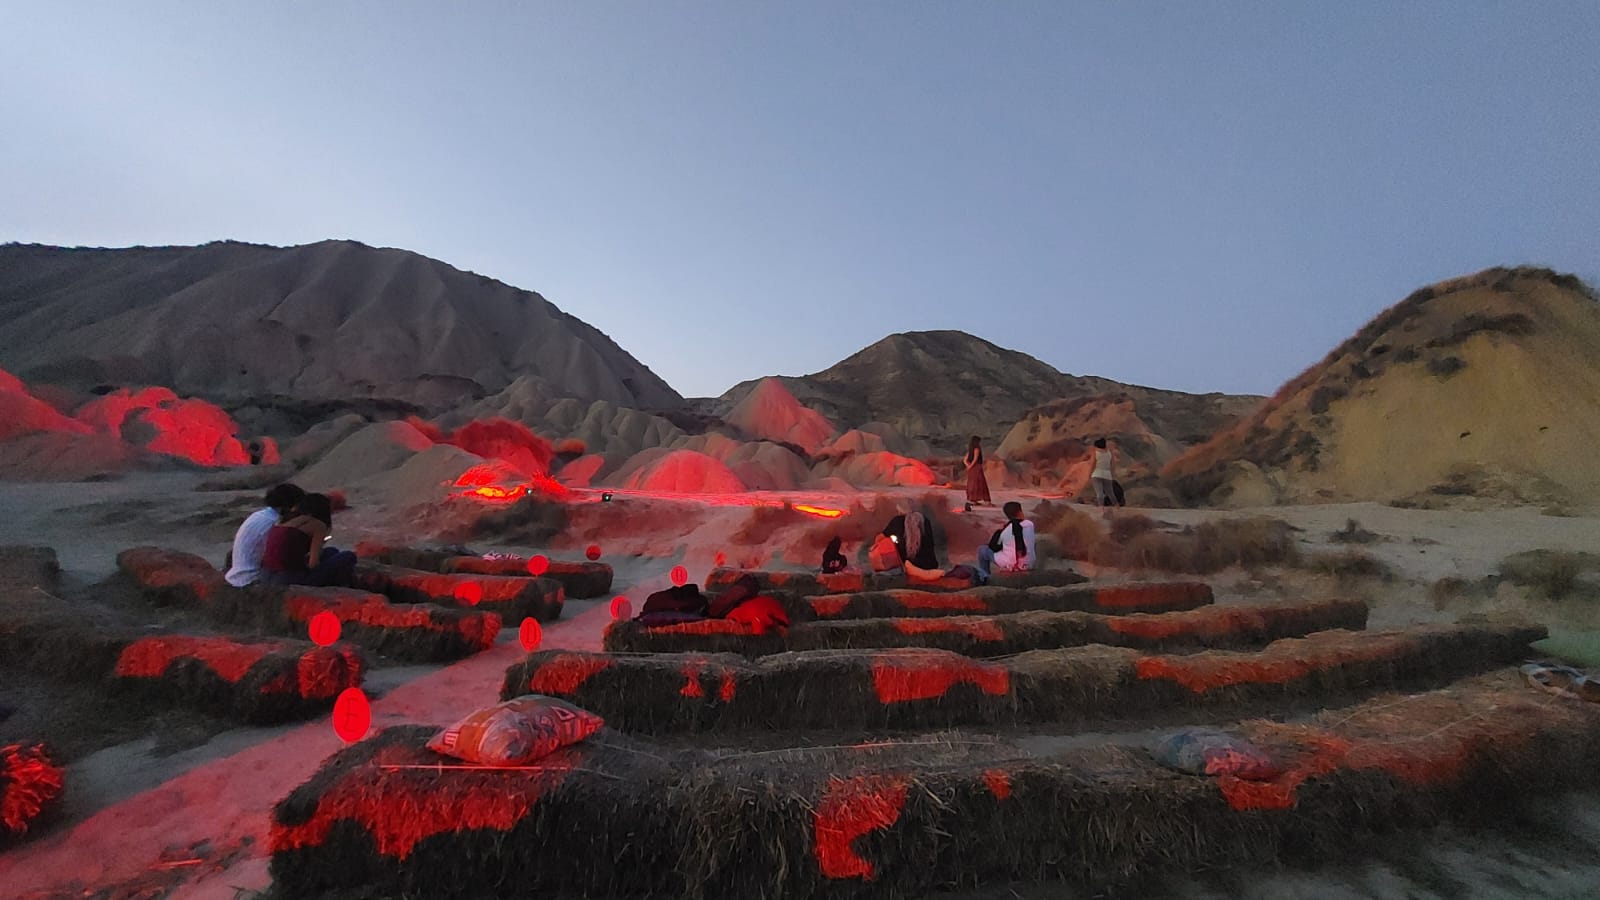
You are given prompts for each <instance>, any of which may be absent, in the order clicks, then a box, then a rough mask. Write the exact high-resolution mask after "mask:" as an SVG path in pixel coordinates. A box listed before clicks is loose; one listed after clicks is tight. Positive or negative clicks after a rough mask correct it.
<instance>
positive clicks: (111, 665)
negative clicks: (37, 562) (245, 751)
mask: <svg viewBox="0 0 1600 900" xmlns="http://www.w3.org/2000/svg"><path fill="white" fill-rule="evenodd" d="M0 656H4V658H5V660H6V663H7V665H11V666H16V667H19V668H22V669H25V670H30V671H35V672H39V673H41V674H47V675H52V676H57V677H61V678H67V679H72V680H77V681H98V682H101V683H102V684H104V685H106V687H107V688H108V689H110V690H115V691H118V692H119V693H123V694H127V695H129V696H130V698H132V699H136V700H150V701H153V702H157V703H163V704H171V705H176V706H185V707H189V708H193V709H199V710H202V711H204V712H208V713H211V714H213V715H216V716H219V717H222V718H226V719H230V720H233V721H238V722H248V723H252V724H265V723H272V722H283V721H291V720H297V719H305V718H308V717H310V716H313V715H316V714H317V713H320V712H322V711H324V710H326V709H327V708H328V707H329V706H330V705H332V703H333V701H334V698H336V697H337V696H338V695H339V692H340V691H342V690H344V689H345V688H350V687H357V686H359V685H360V684H361V681H362V675H363V673H364V672H365V670H366V658H365V657H364V656H363V655H362V653H361V650H360V649H359V648H357V647H355V646H352V645H349V644H343V643H341V644H335V645H333V646H331V647H317V646H314V645H312V644H311V643H310V642H308V641H292V640H261V639H235V638H229V637H221V636H216V635H193V634H173V633H163V634H151V633H150V632H149V630H148V629H137V628H129V627H122V626H103V625H96V624H94V623H91V622H84V621H82V620H81V619H80V617H79V614H78V612H77V611H76V610H67V609H61V610H59V611H57V612H55V613H54V614H53V615H52V614H49V613H40V612H39V611H38V610H37V609H35V610H34V611H33V612H32V613H30V614H28V615H10V616H8V617H7V619H6V621H5V622H4V623H0Z"/></svg>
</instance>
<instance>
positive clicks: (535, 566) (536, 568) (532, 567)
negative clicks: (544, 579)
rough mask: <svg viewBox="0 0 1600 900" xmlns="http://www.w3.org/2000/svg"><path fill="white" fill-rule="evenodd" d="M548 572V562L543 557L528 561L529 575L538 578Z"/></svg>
mask: <svg viewBox="0 0 1600 900" xmlns="http://www.w3.org/2000/svg"><path fill="white" fill-rule="evenodd" d="M548 571H550V560H548V559H545V558H544V556H542V555H540V556H535V557H534V558H533V559H530V560H528V574H529V575H533V576H539V575H543V574H544V573H546V572H548Z"/></svg>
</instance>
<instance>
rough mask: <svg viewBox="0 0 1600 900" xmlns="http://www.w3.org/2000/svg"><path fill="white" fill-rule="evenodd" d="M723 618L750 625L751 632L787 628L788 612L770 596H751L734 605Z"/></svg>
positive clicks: (764, 632)
mask: <svg viewBox="0 0 1600 900" xmlns="http://www.w3.org/2000/svg"><path fill="white" fill-rule="evenodd" d="M725 618H726V619H727V620H728V621H729V622H739V623H741V624H744V625H748V626H750V632H751V633H752V634H766V633H767V632H768V631H780V632H781V631H788V630H789V614H788V613H787V612H785V611H784V609H783V605H782V604H780V603H779V602H778V601H777V600H774V599H773V598H771V597H752V598H750V599H749V600H746V601H744V602H743V603H741V604H739V605H738V606H736V607H734V608H733V611H732V612H730V613H728V614H727V616H726V617H725Z"/></svg>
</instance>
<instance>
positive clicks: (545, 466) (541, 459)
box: [407, 417, 555, 478]
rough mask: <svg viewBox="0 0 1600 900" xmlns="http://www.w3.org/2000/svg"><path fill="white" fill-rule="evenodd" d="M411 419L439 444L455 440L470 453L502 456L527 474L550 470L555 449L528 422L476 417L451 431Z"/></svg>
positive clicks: (484, 455) (414, 425)
mask: <svg viewBox="0 0 1600 900" xmlns="http://www.w3.org/2000/svg"><path fill="white" fill-rule="evenodd" d="M407 421H408V423H409V424H410V425H411V426H413V427H414V428H416V429H417V430H418V431H420V432H422V434H424V435H426V436H427V437H428V438H430V439H431V440H433V441H434V442H435V443H439V444H453V445H454V446H457V447H460V448H461V449H463V450H465V451H467V452H468V453H476V454H477V455H479V456H481V457H484V458H485V459H494V460H498V461H499V462H501V463H502V464H504V465H506V466H509V467H511V468H513V469H515V470H516V471H517V472H519V473H520V474H521V475H522V476H523V477H524V478H539V477H541V476H544V475H548V474H549V473H550V461H551V460H552V459H554V458H555V451H554V450H553V449H552V448H551V446H550V442H549V441H547V440H545V439H544V438H542V437H539V436H538V435H536V434H534V433H533V432H532V431H529V430H528V426H526V425H524V424H522V423H521V422H513V421H511V420H509V419H499V418H496V419H474V420H473V421H471V422H468V423H466V424H465V425H462V426H461V427H460V428H457V429H455V430H454V431H451V432H449V433H445V432H443V431H441V430H440V429H439V428H437V427H435V426H433V425H430V424H428V423H427V422H424V421H422V420H420V419H417V418H415V417H413V418H411V419H409V420H407Z"/></svg>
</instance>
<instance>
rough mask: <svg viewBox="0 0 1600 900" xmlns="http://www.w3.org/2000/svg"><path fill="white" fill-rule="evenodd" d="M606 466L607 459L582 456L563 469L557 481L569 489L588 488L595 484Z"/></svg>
mask: <svg viewBox="0 0 1600 900" xmlns="http://www.w3.org/2000/svg"><path fill="white" fill-rule="evenodd" d="M605 466H606V458H605V457H604V456H600V455H597V454H593V453H591V454H589V455H587V456H580V457H578V458H577V459H575V460H573V461H572V462H569V463H567V464H566V465H564V466H562V467H561V471H559V472H557V473H556V480H557V481H559V482H561V483H562V484H564V485H566V486H567V487H588V486H589V485H591V484H593V483H594V480H595V478H596V476H598V475H599V474H600V470H601V469H604V468H605Z"/></svg>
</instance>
